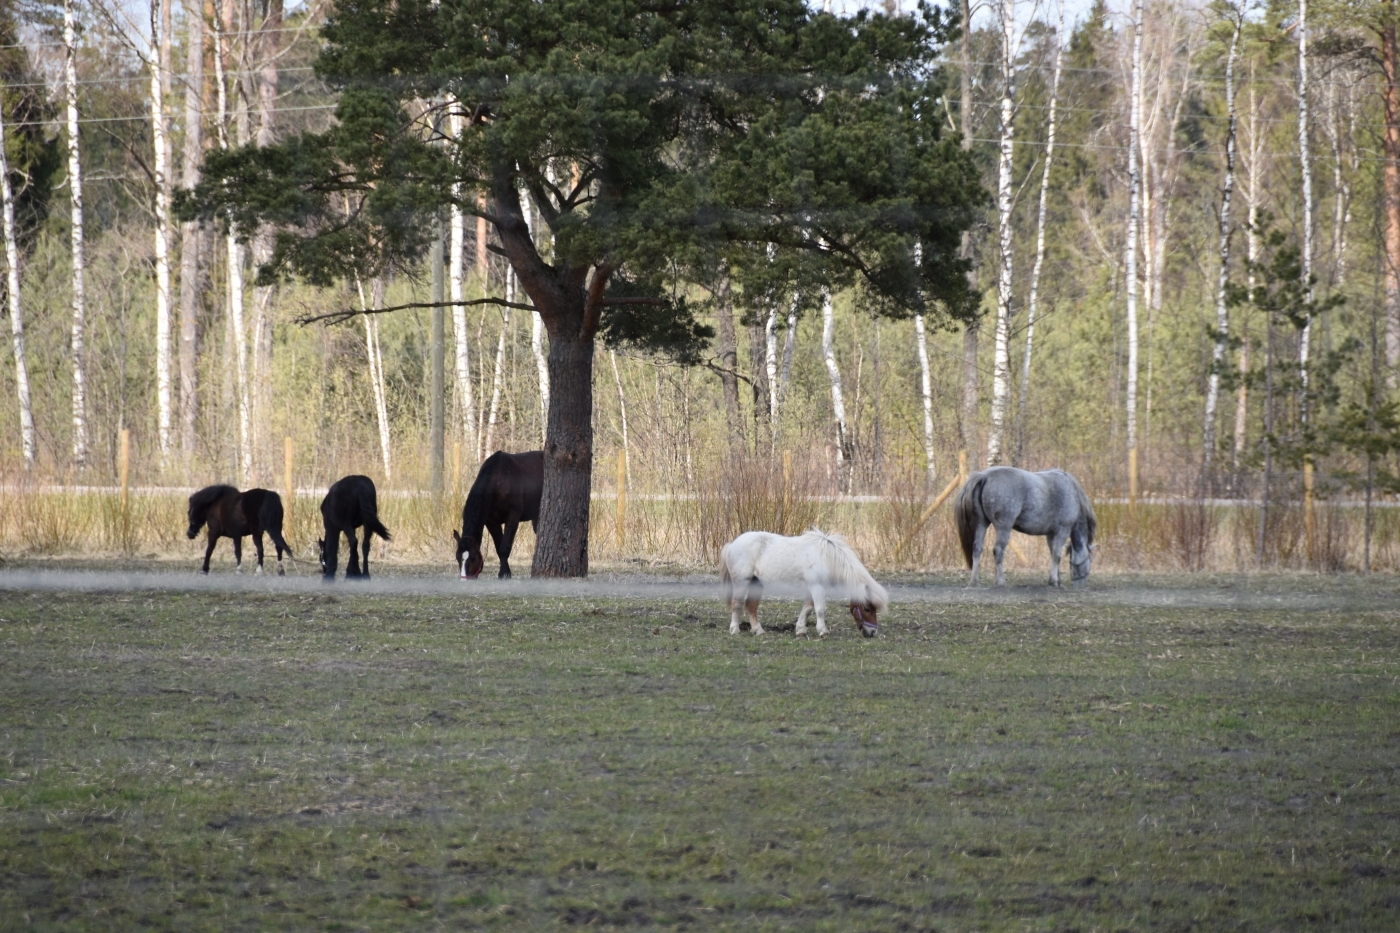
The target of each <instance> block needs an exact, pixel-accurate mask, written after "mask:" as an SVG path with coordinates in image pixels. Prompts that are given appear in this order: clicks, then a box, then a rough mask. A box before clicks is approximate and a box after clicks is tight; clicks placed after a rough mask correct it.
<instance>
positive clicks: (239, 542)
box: [230, 535, 243, 573]
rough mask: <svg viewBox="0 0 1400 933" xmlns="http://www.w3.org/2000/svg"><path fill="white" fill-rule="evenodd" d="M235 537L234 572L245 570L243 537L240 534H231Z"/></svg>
mask: <svg viewBox="0 0 1400 933" xmlns="http://www.w3.org/2000/svg"><path fill="white" fill-rule="evenodd" d="M230 537H232V538H233V561H234V566H233V572H234V573H242V572H243V539H242V538H241V537H240V536H238V535H231V536H230Z"/></svg>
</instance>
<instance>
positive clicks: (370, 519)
mask: <svg viewBox="0 0 1400 933" xmlns="http://www.w3.org/2000/svg"><path fill="white" fill-rule="evenodd" d="M355 495H356V497H357V498H358V499H359V500H360V517H361V518H363V519H364V520H365V535H366V537H368V536H369V535H379V537H381V538H383V539H384V540H385V541H390V540H393V539H392V538H390V537H389V529H388V528H385V527H384V523H383V522H381V521H380V520H379V503H378V500H377V498H376V496H375V494H374V484H373V483H361V484H360V485H359V487H358V488H357V489H356V490H355Z"/></svg>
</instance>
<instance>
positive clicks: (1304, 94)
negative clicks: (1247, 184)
mask: <svg viewBox="0 0 1400 933" xmlns="http://www.w3.org/2000/svg"><path fill="white" fill-rule="evenodd" d="M1297 31H1298V162H1299V166H1300V168H1301V169H1302V173H1303V192H1302V201H1303V203H1302V208H1303V251H1302V255H1301V256H1300V259H1301V260H1302V282H1303V288H1304V290H1305V291H1306V293H1307V303H1308V306H1309V307H1311V305H1312V301H1313V286H1312V281H1313V269H1312V262H1313V178H1312V133H1311V131H1310V129H1309V126H1308V121H1309V117H1310V114H1309V111H1308V89H1309V84H1308V0H1298V27H1297ZM1311 343H1312V319H1311V317H1309V319H1308V321H1307V323H1305V324H1304V325H1303V332H1302V333H1301V334H1300V335H1299V338H1298V366H1299V371H1300V376H1301V378H1302V386H1303V391H1304V392H1305V393H1306V391H1307V387H1308V355H1309V351H1310V349H1311ZM1304 416H1305V417H1306V413H1305V414H1304Z"/></svg>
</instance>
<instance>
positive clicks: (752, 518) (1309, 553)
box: [0, 457, 1400, 573]
mask: <svg viewBox="0 0 1400 933" xmlns="http://www.w3.org/2000/svg"><path fill="white" fill-rule="evenodd" d="M693 475H694V480H693V482H689V481H686V482H684V483H678V484H677V485H676V486H665V485H659V484H642V483H639V485H640V486H641V487H642V488H640V489H637V490H629V492H628V496H627V500H626V514H625V518H624V520H623V524H622V528H621V531H622V534H621V535H619V533H618V532H619V527H618V514H617V498H616V491H615V489H612V488H610V487H609V485H608V481H609V478H608V477H604V476H602V475H600V476H599V477H597V478H596V482H597V484H598V486H599V487H600V489H599V491H598V492H597V493H596V494H595V497H594V500H593V503H592V507H591V510H590V514H591V528H590V532H591V533H590V539H589V547H590V555H591V557H592V562H593V565H594V566H595V567H598V568H600V569H605V568H609V567H618V568H625V567H634V568H646V567H651V568H655V567H668V568H672V569H683V570H694V571H700V572H708V571H709V570H711V569H712V568H713V567H714V565H715V562H716V561H717V559H718V555H719V550H720V548H721V547H723V546H724V544H725V543H726V542H728V541H730V540H732V539H733V538H734V537H735V536H737V535H738V534H739V533H741V532H743V531H749V530H765V531H773V532H776V533H778V534H788V535H792V534H799V533H801V532H802V531H804V530H806V529H807V528H811V527H821V528H824V529H827V530H831V531H837V532H840V533H841V534H843V535H845V536H846V537H847V538H848V539H849V540H850V541H851V543H852V545H853V546H854V547H855V548H856V550H857V552H858V553H859V554H860V555H861V558H862V559H863V560H864V561H865V562H866V564H867V565H869V566H870V567H872V568H875V569H878V570H881V571H884V572H890V571H944V572H946V571H957V570H961V569H962V567H963V562H962V554H961V550H960V548H959V546H958V541H957V535H956V533H955V531H954V529H953V525H952V521H951V508H952V506H951V502H948V503H945V504H943V505H942V506H940V507H939V509H938V510H936V511H935V512H934V513H933V514H932V515H931V516H930V517H929V518H928V520H927V521H926V522H924V523H923V524H920V523H919V519H920V518H921V517H922V516H923V514H924V512H925V510H926V508H927V507H928V504H929V502H930V501H931V499H932V494H931V493H930V492H929V491H928V489H927V488H926V485H925V482H924V480H923V476H922V473H921V471H919V470H917V469H914V468H911V467H901V466H898V465H891V466H890V467H888V468H887V469H886V470H885V471H884V481H883V486H882V487H881V488H880V490H879V491H880V493H881V495H880V496H878V497H877V498H875V499H874V500H873V501H872V500H869V499H864V498H861V497H850V496H845V497H843V496H840V495H838V494H837V490H836V486H837V483H838V481H839V477H838V476H837V475H836V474H835V473H834V472H833V471H830V470H828V469H827V467H826V465H824V464H822V463H818V462H812V461H809V460H805V459H803V458H800V457H794V458H793V459H792V460H791V462H790V464H789V465H788V468H787V469H786V470H785V469H784V463H783V460H782V459H781V458H772V459H769V458H741V459H735V460H732V461H730V460H723V461H721V460H719V459H715V460H713V461H706V462H697V463H696V464H695V466H694V474H693ZM468 479H469V477H468ZM319 501H320V500H319V498H318V497H316V496H311V495H305V496H297V497H296V498H294V499H292V500H291V501H290V503H289V505H288V507H287V515H286V521H285V532H286V538H287V541H288V543H289V544H291V546H292V548H293V549H294V552H295V554H296V555H297V557H298V559H299V563H298V564H297V565H296V566H295V567H294V571H296V570H302V569H305V570H306V571H307V572H312V571H314V569H315V564H314V561H315V541H316V538H317V537H319V536H320V534H321V520H320V512H319V508H318V507H319ZM186 503H187V495H186V490H184V489H174V488H172V489H168V490H160V489H155V490H152V489H149V488H142V489H140V490H139V491H138V490H132V491H131V493H130V495H129V498H128V501H127V507H126V509H125V511H123V509H122V507H121V499H120V495H119V494H118V493H117V492H116V491H102V490H91V489H87V490H75V489H69V488H62V487H58V488H56V487H52V486H48V485H45V484H43V483H40V482H37V481H36V480H35V479H34V478H32V477H29V476H26V475H19V476H9V477H2V478H0V558H17V557H88V558H97V559H105V558H117V557H145V558H167V559H180V560H188V561H189V562H190V563H191V565H192V566H193V565H196V564H197V562H198V560H199V559H200V557H201V556H202V554H203V547H204V538H203V535H201V536H200V538H199V539H198V540H197V541H189V540H187V539H186V538H185V529H186V527H187V520H186ZM461 506H462V492H461V491H460V490H456V491H453V492H450V493H448V494H445V495H443V496H437V497H433V496H428V495H422V494H416V493H415V494H410V493H405V492H403V491H398V490H392V489H391V490H385V491H381V494H380V513H381V518H382V520H383V521H384V523H385V524H386V525H387V526H388V527H389V529H390V531H392V532H393V535H394V539H393V541H392V542H391V543H389V544H388V545H384V546H381V545H380V544H378V543H376V545H375V551H374V553H373V557H374V558H375V559H376V560H385V559H387V560H388V561H389V562H390V563H394V562H402V563H413V564H439V563H440V564H441V565H442V566H443V568H444V571H445V572H446V571H447V570H448V569H450V568H451V567H452V566H453V542H452V531H453V530H454V529H455V528H457V527H458V525H459V524H460V520H461ZM1095 511H1096V513H1097V516H1098V520H1099V532H1098V542H1099V544H1100V548H1099V551H1098V553H1097V555H1096V559H1095V569H1096V570H1099V571H1134V572H1156V571H1162V572H1182V571H1187V572H1217V573H1219V572H1248V571H1254V570H1294V571H1314V572H1323V573H1340V572H1349V571H1357V570H1360V569H1362V565H1363V553H1364V538H1363V534H1364V513H1363V510H1362V509H1361V507H1359V506H1358V505H1356V504H1354V503H1335V502H1328V501H1320V502H1318V503H1317V506H1316V512H1315V521H1314V528H1313V535H1312V538H1311V541H1309V539H1308V535H1307V532H1306V527H1305V522H1304V517H1303V512H1302V508H1301V507H1300V506H1299V505H1298V504H1297V502H1296V501H1291V500H1287V499H1285V500H1283V501H1279V502H1276V503H1274V504H1273V505H1271V507H1270V509H1269V510H1268V512H1267V514H1263V513H1261V510H1260V509H1259V508H1258V507H1255V506H1237V505H1216V504H1202V503H1192V502H1186V503H1177V504H1162V503H1146V502H1144V503H1140V504H1139V505H1138V507H1137V509H1136V510H1135V511H1133V510H1130V509H1129V508H1128V507H1127V506H1126V505H1124V504H1121V503H1117V502H1104V503H1100V504H1099V505H1097V506H1096V508H1095ZM1261 521H1262V524H1263V535H1262V542H1263V553H1262V555H1261V554H1260V553H1259V552H1258V544H1259V542H1260V540H1261V536H1260V524H1261ZM1013 540H1014V541H1015V542H1016V543H1017V545H1018V547H1019V551H1020V553H1019V554H1017V553H1016V552H1015V551H1014V550H1013V556H1012V557H1011V558H1010V563H1009V565H1008V566H1009V567H1010V568H1011V569H1013V570H1017V569H1019V570H1034V571H1036V572H1037V573H1039V572H1042V571H1043V570H1044V568H1045V558H1044V554H1045V549H1044V545H1043V544H1041V542H1040V541H1038V540H1036V541H1032V540H1030V539H1028V538H1025V537H1023V536H1020V535H1017V536H1015V537H1014V538H1013ZM534 546H535V540H534V535H533V534H532V533H531V531H530V530H529V526H528V525H527V526H525V527H523V528H522V529H521V531H520V534H519V535H518V537H517V538H516V546H515V551H514V553H513V554H512V555H511V563H512V565H513V567H515V568H516V569H517V570H523V568H528V566H529V564H530V559H531V557H532V556H533V552H534ZM250 550H251V548H250ZM1371 551H1372V566H1373V567H1374V568H1375V569H1377V570H1381V571H1394V570H1397V569H1400V510H1398V509H1393V508H1377V509H1376V510H1375V512H1374V529H1373V536H1372V543H1371ZM231 560H232V549H231V548H230V547H229V545H228V544H227V543H224V544H221V545H220V549H219V550H218V551H217V552H216V562H217V561H223V562H231Z"/></svg>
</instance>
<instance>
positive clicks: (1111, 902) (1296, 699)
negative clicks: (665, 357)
mask: <svg viewBox="0 0 1400 933" xmlns="http://www.w3.org/2000/svg"><path fill="white" fill-rule="evenodd" d="M11 566H13V565H11ZM46 566H50V567H52V566H54V565H53V564H49V565H46ZM224 572H225V573H226V568H224ZM1038 577H1039V575H1038V574H1036V575H1034V576H1032V575H1030V574H1026V575H1023V576H1013V584H1015V585H1014V586H1013V588H1012V589H1011V590H1010V591H1009V592H1004V593H991V592H988V591H980V592H978V593H975V594H968V593H967V591H965V590H961V589H955V588H953V587H952V586H951V584H952V582H953V578H952V577H943V578H938V579H937V580H932V581H929V580H922V581H920V580H913V579H907V580H905V581H904V582H905V583H931V584H932V585H930V586H929V587H928V588H927V589H924V590H922V591H917V590H914V589H912V588H906V589H904V590H902V591H898V590H897V591H896V594H895V595H896V599H899V598H900V597H901V595H903V596H904V598H905V601H903V602H898V603H897V604H896V605H895V606H894V608H893V610H892V611H891V612H890V613H889V615H888V617H887V619H885V620H882V621H883V623H884V624H882V625H881V634H880V637H879V638H877V639H875V640H871V641H866V640H864V639H861V638H860V637H858V635H857V634H856V632H855V627H854V624H853V623H852V622H851V620H850V618H849V617H848V616H847V615H845V614H844V613H841V614H840V615H839V617H835V618H836V621H835V624H834V626H833V634H832V636H831V637H829V638H827V639H826V640H824V641H818V640H816V639H813V638H808V639H802V640H799V639H797V638H796V637H795V636H794V635H793V634H792V631H791V627H790V626H791V619H792V617H793V615H794V614H795V604H792V603H766V604H765V613H764V616H765V619H767V620H768V622H769V623H773V622H779V621H780V620H781V621H785V622H787V626H786V631H782V630H778V631H770V632H769V634H766V635H764V636H762V637H757V638H755V637H753V636H751V635H749V634H748V633H744V634H743V635H741V636H739V637H730V636H729V635H728V634H727V631H726V624H727V616H726V614H725V613H724V611H723V610H722V608H721V607H720V606H719V604H718V601H717V600H702V599H694V598H676V599H653V598H647V599H644V600H638V599H629V598H614V597H604V596H599V597H597V598H593V597H583V598H559V597H545V598H532V597H517V596H490V597H481V596H476V595H473V594H472V591H471V588H470V586H471V585H470V584H463V588H462V591H461V595H460V596H451V597H445V596H441V595H427V596H412V595H375V594H371V593H368V592H366V593H361V594H357V593H356V591H355V589H354V587H353V586H347V585H344V584H338V585H337V586H336V587H334V588H333V589H328V590H326V591H325V592H294V593H293V592H272V591H269V590H267V588H266V587H260V586H259V584H258V583H257V582H256V581H252V580H248V581H240V583H239V584H238V585H236V586H235V587H234V588H233V590H232V591H231V592H142V591H133V592H114V593H107V594H94V593H63V592H16V591H14V590H4V589H0V928H3V929H5V930H21V929H40V930H44V929H65V930H74V929H118V928H121V929H137V928H147V929H157V930H160V929H170V930H200V929H204V930H240V929H249V930H254V929H257V930H274V929H299V930H317V929H319V930H381V929H382V930H400V929H415V928H430V927H442V928H448V929H476V928H494V929H535V928H542V927H557V928H568V927H579V928H583V927H588V928H590V929H637V930H644V929H659V928H668V929H670V928H675V929H690V930H711V929H715V930H718V929H742V930H780V929H784V930H786V929H790V930H928V929H933V930H966V929H979V930H980V929H985V930H1057V931H1058V930H1070V929H1078V930H1084V931H1089V930H1118V929H1133V930H1137V929H1162V930H1184V929H1202V930H1214V929H1237V930H1297V929H1302V928H1309V927H1327V928H1350V929H1371V930H1376V929H1394V928H1396V927H1397V926H1400V853H1397V851H1396V850H1397V849H1400V773H1397V768H1400V702H1397V701H1398V700H1400V694H1398V693H1397V687H1396V682H1397V681H1396V678H1397V675H1398V674H1400V628H1397V621H1400V619H1397V616H1400V604H1397V602H1396V599H1395V597H1396V595H1397V586H1396V581H1395V580H1394V579H1392V578H1385V579H1378V580H1370V581H1366V580H1357V579H1354V578H1350V579H1339V578H1330V579H1329V578H1317V577H1301V578H1300V577H1295V578H1288V577H1248V578H1220V577H1172V578H1161V577H1158V578H1153V577H1126V576H1120V577H1115V576H1104V575H1097V576H1096V577H1095V578H1094V580H1093V581H1092V584H1091V588H1090V589H1089V590H1088V591H1087V592H1085V593H1076V592H1072V591H1064V592H1051V591H1049V590H1047V589H1046V588H1044V587H1042V586H1039V585H1032V581H1033V580H1038ZM0 584H3V580H0ZM911 594H914V595H917V596H918V598H917V599H911V598H910V595H911ZM782 627H783V626H779V628H780V629H781V628H782Z"/></svg>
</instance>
